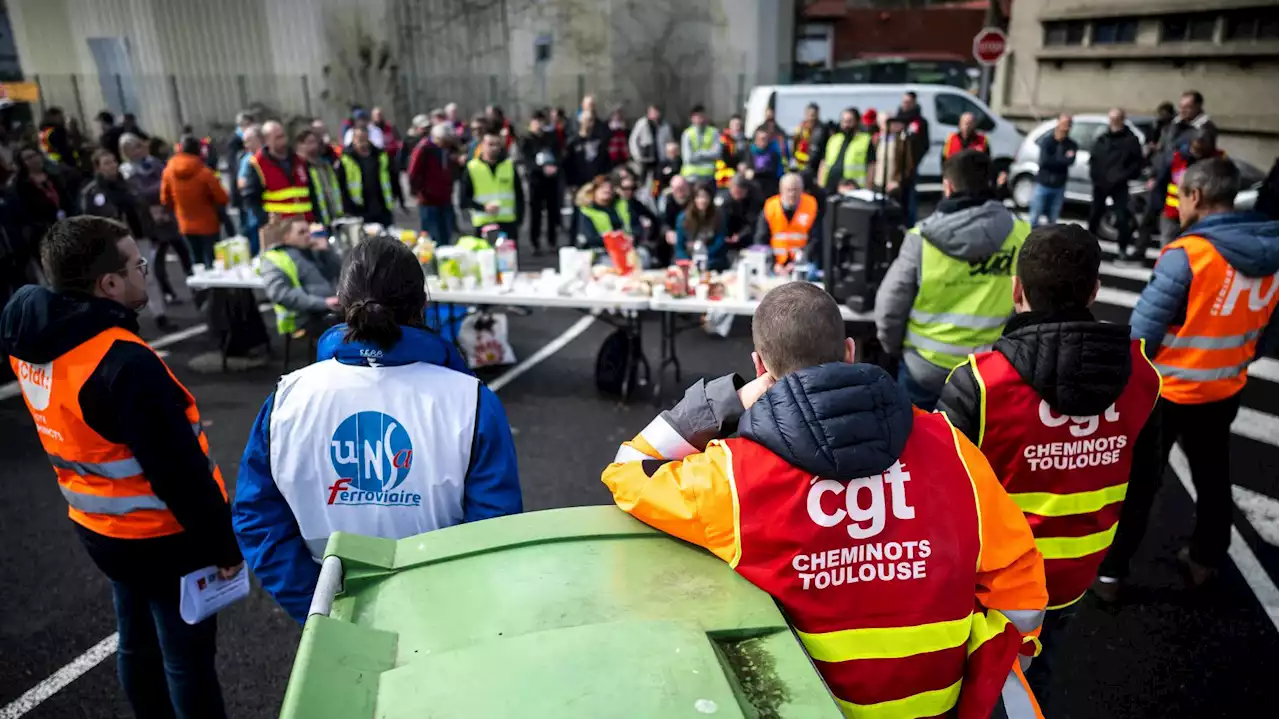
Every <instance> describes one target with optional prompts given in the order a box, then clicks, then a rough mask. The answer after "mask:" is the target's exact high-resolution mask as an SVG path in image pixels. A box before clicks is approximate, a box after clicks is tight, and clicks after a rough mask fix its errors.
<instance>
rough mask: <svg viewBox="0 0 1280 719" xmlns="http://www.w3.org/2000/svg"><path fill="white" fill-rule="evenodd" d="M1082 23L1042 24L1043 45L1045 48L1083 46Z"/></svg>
mask: <svg viewBox="0 0 1280 719" xmlns="http://www.w3.org/2000/svg"><path fill="white" fill-rule="evenodd" d="M1084 25H1085V24H1084V22H1083V21H1081V20H1066V21H1062V22H1047V23H1045V24H1044V44H1045V47H1049V46H1052V45H1083V44H1084Z"/></svg>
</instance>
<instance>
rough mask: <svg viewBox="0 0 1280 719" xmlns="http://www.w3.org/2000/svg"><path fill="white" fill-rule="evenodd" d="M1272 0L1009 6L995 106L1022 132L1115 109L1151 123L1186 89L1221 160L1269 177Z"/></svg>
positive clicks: (1093, 0)
mask: <svg viewBox="0 0 1280 719" xmlns="http://www.w3.org/2000/svg"><path fill="white" fill-rule="evenodd" d="M1276 21H1277V8H1276V3H1275V1H1274V0H1215V1H1214V2H1210V3H1206V2H1203V0H1125V1H1124V2H1116V1H1115V0H1016V2H1014V3H1013V7H1012V12H1011V17H1010V23H1009V53H1008V55H1006V57H1005V59H1004V60H1003V61H1002V62H1001V66H1000V68H999V69H998V71H997V74H996V82H995V90H994V91H993V93H992V95H993V98H992V99H993V105H994V106H995V109H996V110H997V111H998V112H1000V113H1002V114H1004V115H1005V116H1006V117H1009V118H1010V119H1013V120H1015V121H1021V122H1022V123H1023V124H1027V125H1030V124H1033V123H1034V122H1035V121H1037V120H1041V119H1048V118H1051V117H1053V116H1055V115H1056V114H1058V113H1060V112H1069V113H1084V112H1099V113H1101V112H1106V111H1107V110H1108V109H1109V108H1111V107H1122V108H1124V109H1125V110H1126V111H1127V112H1129V113H1130V114H1135V115H1151V114H1154V113H1155V110H1156V106H1157V105H1159V103H1161V102H1164V101H1168V102H1172V103H1174V104H1175V105H1176V104H1177V101H1178V97H1179V95H1181V94H1182V93H1183V92H1184V91H1186V90H1197V91H1199V92H1200V93H1201V94H1203V95H1204V98H1205V110H1206V112H1208V113H1209V115H1210V116H1211V117H1212V118H1213V121H1214V123H1215V124H1216V125H1217V126H1218V128H1219V130H1220V131H1221V133H1222V135H1221V137H1222V139H1221V141H1220V144H1221V146H1222V147H1224V148H1225V149H1226V150H1227V152H1228V153H1231V154H1232V155H1235V156H1238V157H1241V158H1242V159H1244V160H1247V161H1249V162H1251V163H1253V164H1255V165H1258V166H1259V167H1261V168H1263V169H1266V168H1267V167H1270V165H1271V163H1272V162H1274V161H1275V158H1276V141H1277V121H1278V118H1277V107H1278V106H1280V97H1278V95H1280V94H1278V92H1277V82H1278V81H1280V77H1278V75H1277V52H1278V50H1280V46H1278V45H1277V38H1276V25H1277V22H1276Z"/></svg>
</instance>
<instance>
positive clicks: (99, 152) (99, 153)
mask: <svg viewBox="0 0 1280 719" xmlns="http://www.w3.org/2000/svg"><path fill="white" fill-rule="evenodd" d="M115 156H116V155H115V153H114V152H112V151H110V150H108V149H107V148H105V147H99V148H98V149H96V150H94V151H93V169H95V170H96V169H98V163H100V162H102V158H104V157H112V158H114V157H115Z"/></svg>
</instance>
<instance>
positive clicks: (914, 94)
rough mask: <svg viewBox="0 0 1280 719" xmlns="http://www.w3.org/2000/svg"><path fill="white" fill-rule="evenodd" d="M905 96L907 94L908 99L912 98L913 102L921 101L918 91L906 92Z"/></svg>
mask: <svg viewBox="0 0 1280 719" xmlns="http://www.w3.org/2000/svg"><path fill="white" fill-rule="evenodd" d="M903 94H905V95H906V96H907V97H909V98H911V99H912V100H919V99H920V96H919V95H917V94H916V91H915V90H907V91H906V92H905V93H903Z"/></svg>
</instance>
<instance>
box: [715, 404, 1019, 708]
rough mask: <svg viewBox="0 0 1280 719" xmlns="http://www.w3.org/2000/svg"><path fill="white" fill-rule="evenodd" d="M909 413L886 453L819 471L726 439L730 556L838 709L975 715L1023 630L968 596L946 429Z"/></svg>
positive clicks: (966, 499)
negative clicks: (780, 612) (774, 604)
mask: <svg viewBox="0 0 1280 719" xmlns="http://www.w3.org/2000/svg"><path fill="white" fill-rule="evenodd" d="M953 432H954V430H953V429H952V427H951V425H950V423H949V422H948V421H947V419H946V418H945V417H944V416H942V415H936V414H934V415H929V414H923V413H921V414H918V415H916V417H915V421H914V425H913V428H912V431H911V435H910V437H909V438H908V439H907V443H906V447H905V448H904V449H903V451H902V454H901V456H900V457H899V459H898V461H897V462H896V463H894V465H893V466H892V467H889V468H888V469H887V470H886V471H885V472H883V473H881V474H877V475H873V476H870V477H863V478H861V479H853V480H848V479H842V480H837V479H830V478H819V477H815V476H813V475H812V474H811V473H809V472H806V471H805V470H803V469H800V468H797V467H793V466H791V465H789V464H787V463H786V462H785V461H784V460H783V459H782V458H781V457H779V456H777V455H776V454H774V453H772V452H770V451H769V450H768V449H766V448H764V447H763V446H761V445H759V444H756V443H755V442H752V441H750V440H747V439H742V438H737V439H729V440H726V441H725V442H724V446H725V447H726V449H728V450H729V454H730V455H731V457H732V475H731V476H732V477H733V480H732V481H733V482H734V488H735V493H736V495H737V500H738V501H737V504H736V506H735V509H736V510H737V511H736V514H737V519H738V524H739V526H740V533H739V534H740V547H741V549H740V553H739V555H738V557H737V558H736V561H735V562H732V563H731V566H732V567H733V568H734V569H735V570H736V571H737V572H738V573H739V574H741V575H742V576H743V577H745V578H746V579H747V580H748V581H750V582H751V583H752V584H754V585H756V586H757V587H760V588H761V589H763V590H764V591H766V592H768V593H769V594H770V595H772V596H773V597H774V598H775V599H776V600H777V601H778V603H779V604H781V605H782V607H783V608H784V610H785V611H786V614H787V617H788V618H789V619H790V620H791V623H792V626H793V627H794V628H795V630H796V635H797V636H798V637H799V639H800V642H801V643H802V644H803V645H804V647H805V649H806V651H808V653H809V655H810V656H811V657H812V658H813V660H814V665H815V666H816V667H817V669H818V672H819V673H820V674H821V675H822V678H823V679H824V680H825V681H826V683H827V686H828V687H829V688H830V689H831V692H832V694H834V695H835V697H836V700H837V702H838V703H839V704H840V707H841V708H842V709H843V710H844V713H845V715H846V716H864V715H865V716H877V717H878V716H903V717H906V716H911V717H924V716H958V717H962V718H966V717H977V716H981V717H984V718H985V717H987V716H989V715H990V712H991V709H992V707H993V706H994V705H995V703H996V700H997V697H998V696H999V694H1000V689H1001V686H1002V685H1003V683H1004V681H1005V678H1006V677H1007V676H1008V674H1009V671H1010V667H1011V666H1012V665H1013V664H1014V663H1015V661H1016V657H1017V655H1018V652H1019V650H1020V647H1021V645H1022V635H1021V633H1020V632H1019V631H1018V629H1017V627H1015V626H1014V625H1013V624H1012V623H1010V622H1009V620H1008V619H1007V618H1006V617H1005V616H1004V615H1003V614H1002V613H1000V612H998V611H990V612H988V611H987V610H985V609H984V608H983V607H982V606H981V605H979V604H978V603H977V602H976V600H975V587H976V585H977V572H976V569H975V568H976V567H977V566H978V560H979V554H980V552H981V530H980V526H979V522H980V518H979V515H978V508H977V499H976V497H977V494H976V489H975V486H974V484H973V479H972V477H971V476H970V474H969V470H968V467H967V466H966V465H965V463H964V459H963V457H962V456H961V454H960V450H959V445H958V440H957V439H956V437H955V435H954V434H953Z"/></svg>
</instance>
